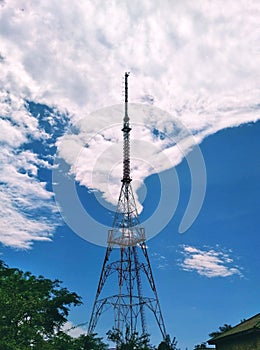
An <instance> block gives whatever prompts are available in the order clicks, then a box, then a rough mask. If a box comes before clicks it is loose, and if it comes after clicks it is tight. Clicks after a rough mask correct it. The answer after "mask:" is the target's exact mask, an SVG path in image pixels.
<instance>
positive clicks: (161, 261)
mask: <svg viewBox="0 0 260 350" xmlns="http://www.w3.org/2000/svg"><path fill="white" fill-rule="evenodd" d="M151 257H152V259H153V260H154V264H153V265H154V266H155V267H156V268H157V269H159V270H166V269H168V267H169V263H168V259H167V258H166V256H165V255H162V254H160V253H156V252H153V253H152V254H151Z"/></svg>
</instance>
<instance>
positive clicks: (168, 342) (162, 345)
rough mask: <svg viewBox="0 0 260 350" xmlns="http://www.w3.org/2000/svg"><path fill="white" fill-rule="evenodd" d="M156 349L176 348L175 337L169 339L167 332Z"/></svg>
mask: <svg viewBox="0 0 260 350" xmlns="http://www.w3.org/2000/svg"><path fill="white" fill-rule="evenodd" d="M158 350H178V348H177V340H176V338H175V337H174V338H173V340H171V338H170V336H169V335H168V334H167V335H166V337H165V339H164V340H163V341H162V342H161V343H160V344H159V346H158Z"/></svg>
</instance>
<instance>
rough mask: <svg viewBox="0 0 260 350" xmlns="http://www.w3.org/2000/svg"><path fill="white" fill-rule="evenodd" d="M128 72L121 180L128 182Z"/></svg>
mask: <svg viewBox="0 0 260 350" xmlns="http://www.w3.org/2000/svg"><path fill="white" fill-rule="evenodd" d="M129 74H130V73H129V72H125V115H124V123H123V129H122V131H123V135H124V145H123V178H122V182H124V183H130V182H131V181H132V179H131V178H130V131H131V128H130V126H129V116H128V77H129Z"/></svg>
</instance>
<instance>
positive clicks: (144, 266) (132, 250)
mask: <svg viewBox="0 0 260 350" xmlns="http://www.w3.org/2000/svg"><path fill="white" fill-rule="evenodd" d="M128 76H129V73H127V72H126V73H125V113H124V120H123V128H122V132H123V177H122V180H121V181H122V185H121V190H120V195H119V199H118V204H117V209H116V212H115V216H114V221H113V225H112V228H111V229H110V230H109V231H108V239H107V249H106V254H105V258H104V262H103V267H102V271H101V275H100V279H99V283H98V287H97V292H96V296H95V300H94V305H93V309H92V313H91V317H90V322H89V327H88V333H89V334H93V333H94V330H95V328H96V325H97V323H98V321H99V319H100V316H101V315H102V314H103V313H105V312H109V311H110V315H112V316H113V321H112V322H111V326H112V327H113V328H114V329H116V330H118V331H119V332H121V333H122V334H125V332H126V331H128V332H130V334H134V333H139V334H140V333H141V334H147V331H148V330H147V324H146V313H145V311H146V310H145V309H149V310H150V311H151V312H152V314H153V315H154V317H155V320H156V322H157V325H158V327H159V330H160V332H161V335H162V337H163V339H165V338H166V328H165V324H164V320H163V316H162V312H161V307H160V304H159V299H158V294H157V291H156V286H155V282H154V278H153V274H152V269H151V265H150V260H149V257H148V252H147V246H146V236H145V229H144V228H143V227H142V226H141V224H140V220H139V216H138V212H137V207H136V202H135V198H134V195H133V190H132V186H131V181H132V179H131V177H130V131H131V128H130V125H129V116H128ZM110 280H112V281H113V282H112V287H113V288H111V287H110V289H109V290H106V285H108V284H109V281H110ZM144 282H145V283H146V286H147V288H146V291H145V293H143V284H144ZM107 289H108V288H107ZM111 289H113V291H111ZM146 292H147V294H146ZM148 292H149V293H148ZM112 327H111V328H112Z"/></svg>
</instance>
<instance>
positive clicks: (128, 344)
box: [107, 328, 152, 350]
mask: <svg viewBox="0 0 260 350" xmlns="http://www.w3.org/2000/svg"><path fill="white" fill-rule="evenodd" d="M107 338H108V340H110V341H112V342H114V343H116V345H117V349H118V350H137V349H138V350H150V349H151V348H152V347H151V345H149V341H150V339H149V335H148V334H143V335H140V336H139V335H138V332H135V333H131V332H130V329H129V328H126V332H125V335H123V334H122V332H120V331H119V330H118V329H114V328H113V329H112V330H109V331H108V332H107Z"/></svg>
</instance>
